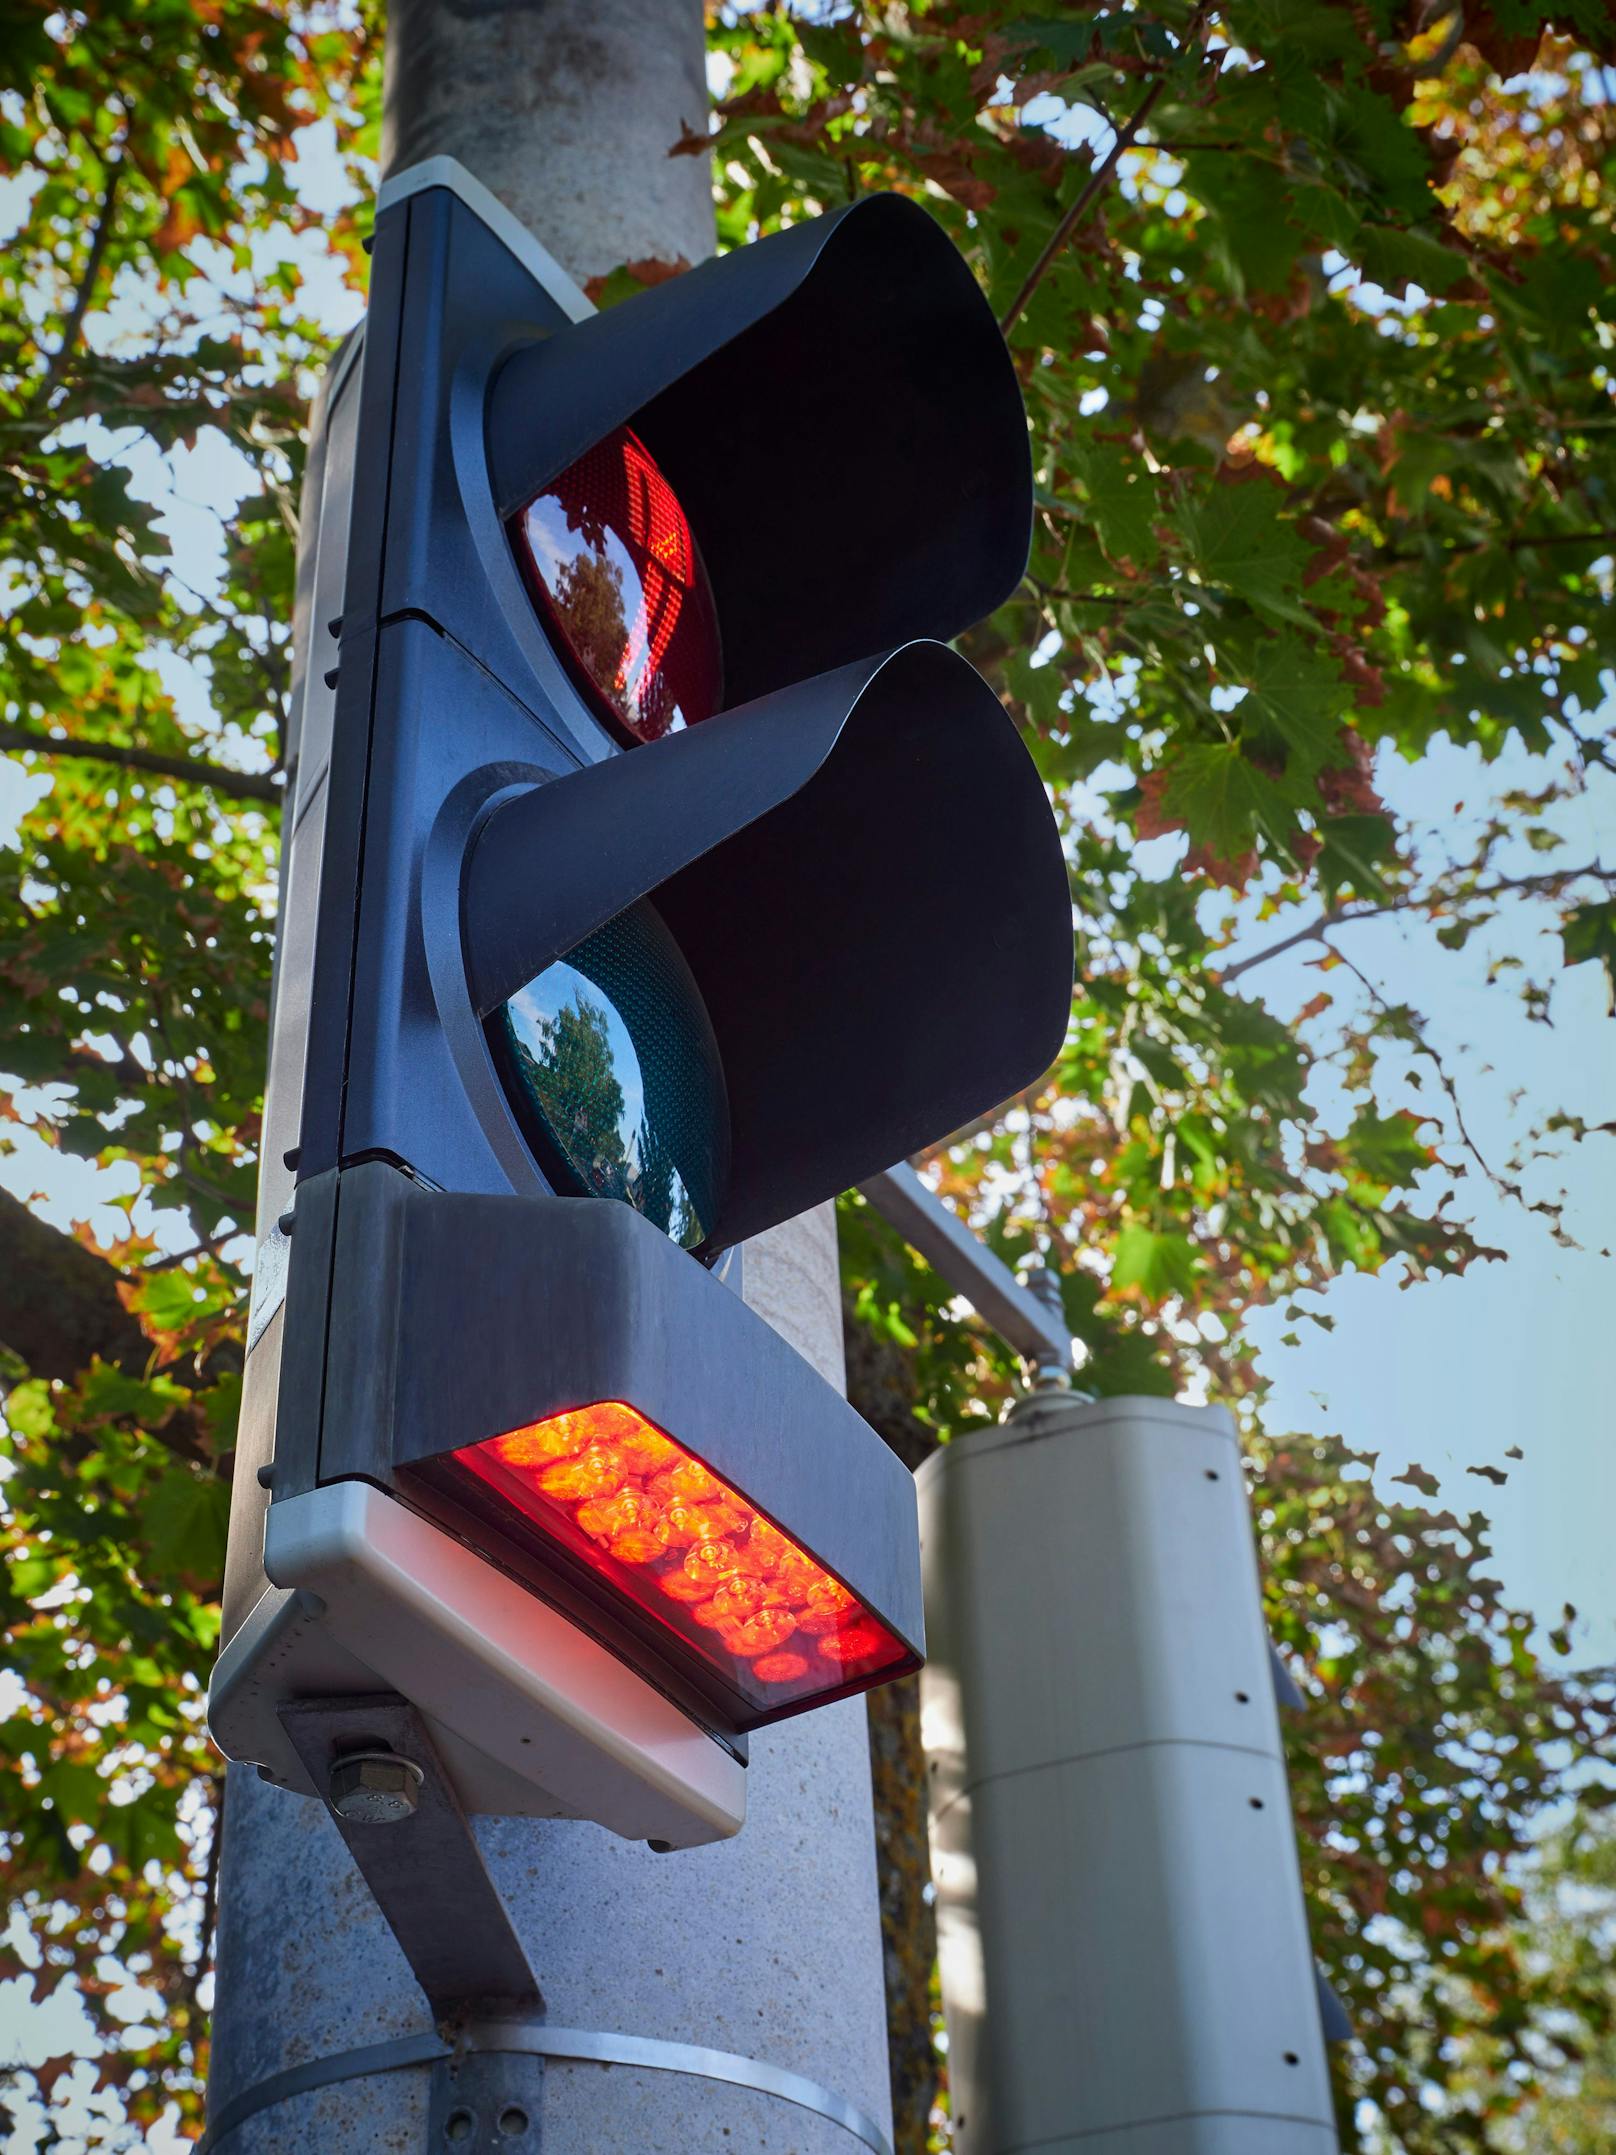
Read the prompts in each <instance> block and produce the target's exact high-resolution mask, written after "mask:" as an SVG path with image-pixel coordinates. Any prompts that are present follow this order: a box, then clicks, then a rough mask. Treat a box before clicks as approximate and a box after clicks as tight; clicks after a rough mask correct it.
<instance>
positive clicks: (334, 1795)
mask: <svg viewBox="0 0 1616 2155" xmlns="http://www.w3.org/2000/svg"><path fill="white" fill-rule="evenodd" d="M425 1778H426V1776H425V1775H424V1774H423V1773H422V1771H421V1769H420V1767H419V1766H417V1765H416V1764H415V1762H414V1761H413V1760H412V1759H407V1758H400V1757H399V1756H398V1755H397V1753H396V1752H393V1751H352V1752H350V1753H349V1754H348V1755H347V1757H346V1758H339V1759H336V1760H334V1761H333V1763H332V1767H331V1779H330V1781H329V1783H328V1784H327V1790H326V1793H327V1795H328V1796H329V1798H330V1803H331V1808H332V1810H333V1811H335V1812H336V1814H337V1816H338V1817H339V1818H341V1819H344V1820H346V1822H347V1823H348V1824H349V1825H350V1826H390V1825H392V1824H394V1823H395V1821H396V1820H398V1819H401V1818H408V1817H410V1816H411V1815H412V1813H413V1812H414V1810H415V1807H416V1805H417V1803H419V1801H420V1789H421V1783H422V1781H423V1780H424V1779H425Z"/></svg>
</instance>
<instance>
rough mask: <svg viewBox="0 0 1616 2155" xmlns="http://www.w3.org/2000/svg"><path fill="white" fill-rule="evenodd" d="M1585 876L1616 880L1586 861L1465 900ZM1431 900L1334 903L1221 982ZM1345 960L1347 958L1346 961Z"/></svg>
mask: <svg viewBox="0 0 1616 2155" xmlns="http://www.w3.org/2000/svg"><path fill="white" fill-rule="evenodd" d="M1582 876H1593V877H1595V878H1597V879H1598V880H1599V881H1601V882H1605V883H1609V882H1611V881H1613V880H1616V877H1613V875H1612V872H1611V870H1610V869H1608V868H1606V867H1605V866H1604V865H1603V863H1601V862H1599V861H1587V862H1585V863H1584V864H1583V866H1582V867H1580V868H1556V869H1552V870H1550V871H1549V872H1548V873H1546V874H1544V875H1509V876H1500V877H1499V878H1498V880H1497V881H1496V882H1493V883H1481V884H1478V885H1477V886H1476V888H1475V889H1474V890H1472V891H1466V892H1465V893H1464V902H1465V903H1466V904H1470V903H1473V902H1474V901H1476V900H1477V899H1487V898H1501V897H1504V896H1505V895H1507V894H1508V893H1509V892H1511V891H1553V890H1561V889H1563V888H1564V887H1565V885H1566V884H1567V883H1575V882H1577V881H1578V880H1579V878H1581V877H1582ZM1429 903H1430V900H1429V899H1426V898H1418V897H1416V896H1415V895H1414V894H1413V892H1409V893H1408V894H1407V895H1406V896H1404V897H1401V898H1388V899H1386V900H1385V901H1384V902H1383V903H1382V904H1380V905H1353V906H1331V907H1329V908H1328V909H1327V910H1326V911H1325V912H1323V913H1321V914H1320V915H1319V917H1318V918H1317V920H1312V921H1309V922H1308V924H1307V926H1306V927H1305V928H1298V929H1297V930H1296V931H1295V933H1294V934H1292V935H1285V936H1281V937H1280V939H1279V941H1278V942H1277V943H1270V944H1269V946H1268V948H1267V949H1266V950H1257V951H1253V953H1252V954H1251V956H1250V957H1249V958H1237V959H1236V960H1235V962H1234V964H1233V965H1226V966H1223V967H1222V968H1221V969H1220V970H1219V972H1218V981H1219V984H1220V985H1221V986H1223V987H1227V986H1228V985H1229V983H1230V981H1231V980H1238V979H1239V977H1240V975H1241V974H1242V973H1249V972H1251V971H1253V970H1254V968H1255V967H1257V966H1259V965H1266V964H1267V963H1268V961H1269V959H1270V958H1282V957H1283V956H1284V955H1285V953H1286V951H1287V950H1295V949H1296V948H1297V947H1298V945H1300V944H1302V943H1322V942H1323V941H1324V940H1325V938H1326V936H1328V934H1329V933H1330V931H1331V929H1332V928H1345V927H1348V926H1350V925H1351V923H1352V922H1353V921H1355V920H1380V919H1383V918H1384V917H1385V916H1386V915H1387V914H1388V913H1407V912H1411V911H1412V910H1413V909H1414V908H1415V907H1417V906H1422V905H1427V904H1429ZM1343 962H1345V961H1343Z"/></svg>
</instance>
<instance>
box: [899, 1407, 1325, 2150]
mask: <svg viewBox="0 0 1616 2155" xmlns="http://www.w3.org/2000/svg"><path fill="white" fill-rule="evenodd" d="M919 1483H920V1515H921V1540H922V1551H923V1562H924V1566H925V1575H926V1625H927V1632H928V1647H929V1652H930V1659H929V1661H928V1664H927V1666H926V1669H925V1670H924V1672H923V1674H922V1676H921V1733H922V1737H923V1740H924V1742H925V1746H926V1753H927V1759H928V1764H929V1772H928V1777H927V1783H928V1785H927V1795H928V1798H929V1802H930V1807H931V1838H932V1864H933V1870H934V1874H935V1877H936V1881H937V1895H938V1902H937V1928H938V1950H939V1957H940V1961H941V1966H942V1983H943V2004H944V2008H945V2012H946V2015H947V2020H948V2033H949V2051H948V2070H949V2086H950V2090H951V2094H952V2099H953V2111H954V2126H955V2132H954V2141H955V2146H956V2147H957V2148H958V2149H959V2150H960V2151H961V2155H1012V2151H1016V2150H1023V2149H1032V2148H1036V2149H1038V2150H1040V2151H1041V2155H1334V2150H1335V2146H1336V2136H1335V2129H1334V2125H1333V2123H1332V2112H1331V2102H1330V2085H1329V2074H1328V2071H1327V2069H1326V2065H1325V2048H1324V2028H1323V2024H1322V2022H1321V2019H1320V2000H1319V1992H1318V1989H1317V1987H1316V1984H1315V1978H1314V1969H1313V1957H1312V1949H1311V1946H1310V1945H1309V1942H1308V1933H1307V1920H1306V1914H1305V1911H1304V1908H1303V1903H1302V1890H1301V1879H1300V1876H1299V1874H1298V1868H1297V1860H1296V1838H1295V1829H1294V1826H1293V1824H1292V1820H1291V1808H1290V1797H1289V1792H1288V1790H1287V1787H1286V1782H1285V1763H1284V1756H1283V1752H1282V1749H1281V1745H1280V1736H1279V1721H1278V1713H1277V1709H1276V1706H1275V1698H1274V1686H1273V1683H1272V1681H1271V1678H1270V1672H1269V1647H1268V1640H1267V1635H1266V1632H1265V1630H1264V1626H1263V1614H1262V1602H1261V1596H1260V1592H1259V1587H1258V1578H1257V1563H1256V1553H1255V1549H1254V1545H1253V1541H1252V1534H1251V1521H1250V1515H1249V1511H1248V1507H1247V1502H1246V1490H1245V1479H1244V1476H1243V1474H1242V1472H1241V1466H1240V1451H1239V1445H1238V1443H1237V1441H1236V1437H1235V1431H1234V1424H1233V1422H1232V1421H1231V1420H1230V1418H1229V1416H1228V1414H1227V1413H1226V1412H1225V1411H1224V1410H1223V1409H1222V1408H1217V1407H1183V1406H1177V1405H1175V1404H1173V1403H1172V1402H1170V1401H1167V1400H1157V1399H1109V1400H1102V1401H1098V1402H1082V1401H1078V1400H1075V1399H1074V1398H1073V1397H1072V1395H1071V1394H1070V1393H1062V1392H1046V1393H1043V1394H1035V1395H1033V1396H1032V1397H1031V1398H1030V1399H1027V1400H1025V1401H1023V1402H1022V1403H1021V1404H1020V1406H1018V1407H1017V1408H1016V1409H1015V1410H1014V1412H1013V1413H1012V1414H1011V1415H1010V1416H1009V1417H1008V1418H1007V1420H1006V1421H1005V1422H1004V1423H1002V1424H1001V1425H1000V1426H999V1427H998V1428H997V1429H994V1430H991V1431H986V1432H979V1433H978V1434H976V1435H973V1436H968V1437H966V1438H964V1439H962V1440H961V1441H960V1442H958V1443H955V1444H951V1445H948V1446H947V1447H945V1449H944V1450H943V1451H941V1452H938V1453H936V1454H934V1455H933V1457H932V1458H930V1459H928V1460H927V1461H926V1463H925V1465H924V1466H923V1467H922V1468H921V1470H920V1475H919Z"/></svg>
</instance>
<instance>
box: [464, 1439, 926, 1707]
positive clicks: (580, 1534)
mask: <svg viewBox="0 0 1616 2155" xmlns="http://www.w3.org/2000/svg"><path fill="white" fill-rule="evenodd" d="M450 1456H451V1457H452V1459H453V1461H454V1464H455V1465H456V1466H457V1467H459V1468H461V1469H462V1470H463V1471H465V1472H467V1473H469V1474H472V1475H475V1476H476V1478H477V1479H478V1481H480V1482H481V1483H483V1484H484V1486H485V1487H486V1488H487V1489H488V1490H490V1491H492V1492H493V1493H494V1494H495V1495H496V1496H497V1497H499V1498H500V1499H501V1500H502V1502H503V1503H504V1504H505V1505H508V1506H511V1507H512V1508H514V1509H515V1510H516V1511H518V1512H520V1513H521V1515H522V1517H523V1518H524V1519H526V1520H527V1521H529V1522H530V1523H531V1524H532V1525H533V1526H536V1527H538V1528H539V1529H540V1530H541V1531H542V1532H543V1533H544V1534H546V1535H547V1536H549V1537H550V1538H551V1539H552V1540H554V1541H556V1542H559V1543H560V1544H561V1545H562V1547H564V1548H566V1549H568V1550H570V1551H572V1552H573V1554H574V1555H576V1556H581V1557H583V1559H584V1560H585V1561H586V1562H587V1563H588V1564H589V1565H590V1567H591V1568H592V1569H593V1570H594V1571H596V1572H597V1573H599V1574H600V1575H601V1576H602V1577H603V1578H605V1579H607V1580H609V1581H610V1582H611V1584H612V1585H613V1587H615V1588H616V1589H617V1591H618V1592H619V1593H621V1594H623V1595H624V1596H626V1598H627V1599H628V1600H630V1601H632V1602H633V1603H634V1605H635V1607H636V1608H639V1609H641V1610H644V1611H645V1612H646V1613H647V1614H648V1615H651V1616H653V1617H655V1618H656V1619H657V1621H658V1622H659V1623H661V1624H663V1625H665V1626H666V1627H667V1629H668V1630H670V1631H671V1632H673V1633H674V1634H675V1636H676V1637H677V1638H678V1639H680V1640H681V1641H682V1642H683V1644H684V1645H685V1646H686V1647H688V1648H690V1649H691V1650H693V1651H694V1652H695V1653H696V1654H697V1655H699V1656H700V1658H701V1659H702V1660H703V1661H704V1662H706V1663H707V1665H708V1666H709V1667H710V1668H712V1669H713V1670H715V1671H716V1672H717V1673H718V1674H719V1675H720V1676H721V1677H723V1678H724V1680H725V1681H726V1683H727V1684H729V1685H730V1686H731V1687H732V1688H733V1689H734V1690H735V1691H737V1692H738V1693H739V1694H740V1696H741V1697H742V1698H743V1699H745V1700H746V1701H747V1702H748V1703H749V1705H750V1706H751V1707H752V1708H754V1709H755V1711H756V1712H757V1713H758V1714H759V1716H760V1717H764V1718H768V1717H772V1716H773V1715H775V1714H778V1713H779V1712H780V1711H781V1710H782V1709H786V1710H790V1711H800V1710H801V1709H802V1708H803V1707H805V1706H809V1705H812V1704H814V1703H815V1702H816V1701H818V1700H819V1699H821V1698H828V1697H831V1696H834V1695H835V1694H836V1693H837V1692H840V1691H845V1690H847V1689H849V1688H850V1687H851V1686H854V1685H861V1684H868V1683H870V1682H872V1681H874V1680H876V1679H877V1678H879V1677H882V1676H885V1675H894V1676H896V1675H899V1674H901V1673H902V1672H903V1671H904V1670H906V1669H908V1668H910V1667H913V1666H914V1665H915V1660H916V1657H915V1656H914V1654H912V1653H911V1651H910V1650H909V1648H908V1647H907V1646H905V1645H904V1643H903V1642H902V1640H901V1639H898V1638H896V1637H894V1635H893V1634H892V1633H891V1632H890V1631H889V1630H888V1629H887V1628H886V1626H885V1625H884V1624H882V1623H881V1622H880V1621H879V1620H878V1619H877V1618H876V1617H874V1616H872V1615H871V1614H870V1612H869V1610H868V1609H866V1608H865V1606H864V1604H863V1603H862V1602H861V1601H860V1600H859V1599H858V1597H857V1595H855V1594H852V1593H850V1592H849V1591H848V1589H847V1588H846V1587H845V1586H843V1585H842V1584H841V1582H840V1581H839V1580H837V1579H834V1578H832V1577H831V1575H830V1573H829V1572H828V1571H826V1570H825V1569H824V1567H823V1566H822V1565H820V1564H818V1563H816V1562H815V1560H814V1559H813V1557H811V1556H810V1555H809V1554H808V1553H807V1551H806V1550H804V1549H801V1548H799V1547H798V1546H797V1544H796V1543H795V1542H794V1541H792V1540H791V1538H790V1537H789V1536H788V1535H786V1534H783V1533H782V1532H781V1531H780V1529H779V1528H778V1527H777V1526H774V1525H773V1524H772V1523H771V1522H770V1521H769V1520H767V1519H765V1518H764V1517H763V1515H762V1513H761V1512H759V1511H758V1510H757V1509H756V1507H755V1506H754V1505H752V1504H751V1503H750V1502H749V1501H748V1500H747V1499H746V1498H745V1497H744V1496H742V1495H741V1494H740V1492H739V1491H738V1490H736V1489H732V1488H730V1486H729V1485H728V1483H726V1482H722V1481H720V1480H719V1478H718V1476H717V1475H716V1474H714V1473H713V1471H712V1470H711V1468H710V1467H707V1466H704V1465H703V1464H702V1462H701V1460H699V1459H698V1458H697V1457H696V1456H695V1454H694V1453H692V1452H689V1451H687V1450H686V1449H685V1447H684V1446H683V1445H682V1444H679V1443H676V1442H675V1440H674V1439H673V1438H672V1437H670V1436H668V1435H666V1434H665V1432H664V1431H662V1430H660V1429H658V1428H657V1427H656V1426H655V1424H654V1423H652V1422H648V1421H647V1420H646V1419H645V1417H644V1415H643V1414H641V1413H640V1412H639V1411H638V1410H637V1409H636V1408H634V1407H630V1406H625V1405H624V1404H623V1403H622V1402H621V1401H618V1400H603V1401H600V1402H598V1403H597V1404H596V1405H594V1406H589V1407H579V1408H577V1409H576V1410H575V1411H573V1412H571V1413H568V1414H553V1415H551V1416H550V1417H549V1418H548V1419H547V1420H546V1421H542V1422H534V1423H531V1424H530V1425H529V1426H528V1427H527V1428H524V1429H511V1430H507V1431H506V1432H505V1434H504V1435H503V1436H498V1437H490V1438H488V1439H487V1440H486V1442H484V1443H481V1444H469V1445H467V1446H466V1447H465V1448H464V1449H463V1450H461V1451H458V1452H455V1453H453V1454H451V1455H450Z"/></svg>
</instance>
